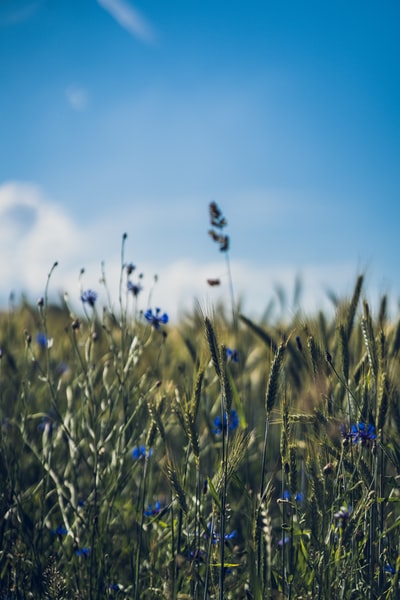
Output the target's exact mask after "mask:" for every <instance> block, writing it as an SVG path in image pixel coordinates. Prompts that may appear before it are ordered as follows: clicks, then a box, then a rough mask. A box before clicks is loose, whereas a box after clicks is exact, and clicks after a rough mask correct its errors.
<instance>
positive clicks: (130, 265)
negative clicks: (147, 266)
mask: <svg viewBox="0 0 400 600" xmlns="http://www.w3.org/2000/svg"><path fill="white" fill-rule="evenodd" d="M135 269H136V266H135V265H134V264H133V263H131V262H130V263H128V264H127V265H126V272H127V274H128V275H132V273H133V271H134V270H135Z"/></svg>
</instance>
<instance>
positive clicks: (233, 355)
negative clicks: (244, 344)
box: [226, 348, 239, 363]
mask: <svg viewBox="0 0 400 600" xmlns="http://www.w3.org/2000/svg"><path fill="white" fill-rule="evenodd" d="M226 356H227V358H228V360H231V361H232V362H234V363H238V362H239V353H238V351H237V350H236V348H233V349H232V348H227V349H226Z"/></svg>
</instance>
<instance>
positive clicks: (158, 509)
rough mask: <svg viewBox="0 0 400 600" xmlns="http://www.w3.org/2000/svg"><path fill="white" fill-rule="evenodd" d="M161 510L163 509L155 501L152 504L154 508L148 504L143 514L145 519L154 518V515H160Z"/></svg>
mask: <svg viewBox="0 0 400 600" xmlns="http://www.w3.org/2000/svg"><path fill="white" fill-rule="evenodd" d="M163 508H164V507H163V506H161V503H160V502H159V501H158V500H156V502H155V503H154V507H153V505H152V504H148V505H147V509H146V510H145V511H144V513H143V514H144V516H145V517H155V516H156V515H159V514H160V512H161V511H162V509H163Z"/></svg>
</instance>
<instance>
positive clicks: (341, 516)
mask: <svg viewBox="0 0 400 600" xmlns="http://www.w3.org/2000/svg"><path fill="white" fill-rule="evenodd" d="M352 512H353V509H352V508H351V506H341V507H340V510H338V512H336V513H335V514H334V515H333V516H334V517H335V519H338V520H339V527H340V528H341V529H344V528H345V527H346V525H347V521H348V520H349V519H350V516H351V513H352Z"/></svg>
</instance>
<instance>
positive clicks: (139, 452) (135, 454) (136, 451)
mask: <svg viewBox="0 0 400 600" xmlns="http://www.w3.org/2000/svg"><path fill="white" fill-rule="evenodd" d="M152 455H153V448H149V449H148V450H147V448H146V446H145V445H144V444H142V445H141V446H135V447H134V448H133V449H132V451H131V456H132V458H134V459H135V460H138V459H139V458H146V457H148V458H150V456H152Z"/></svg>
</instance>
